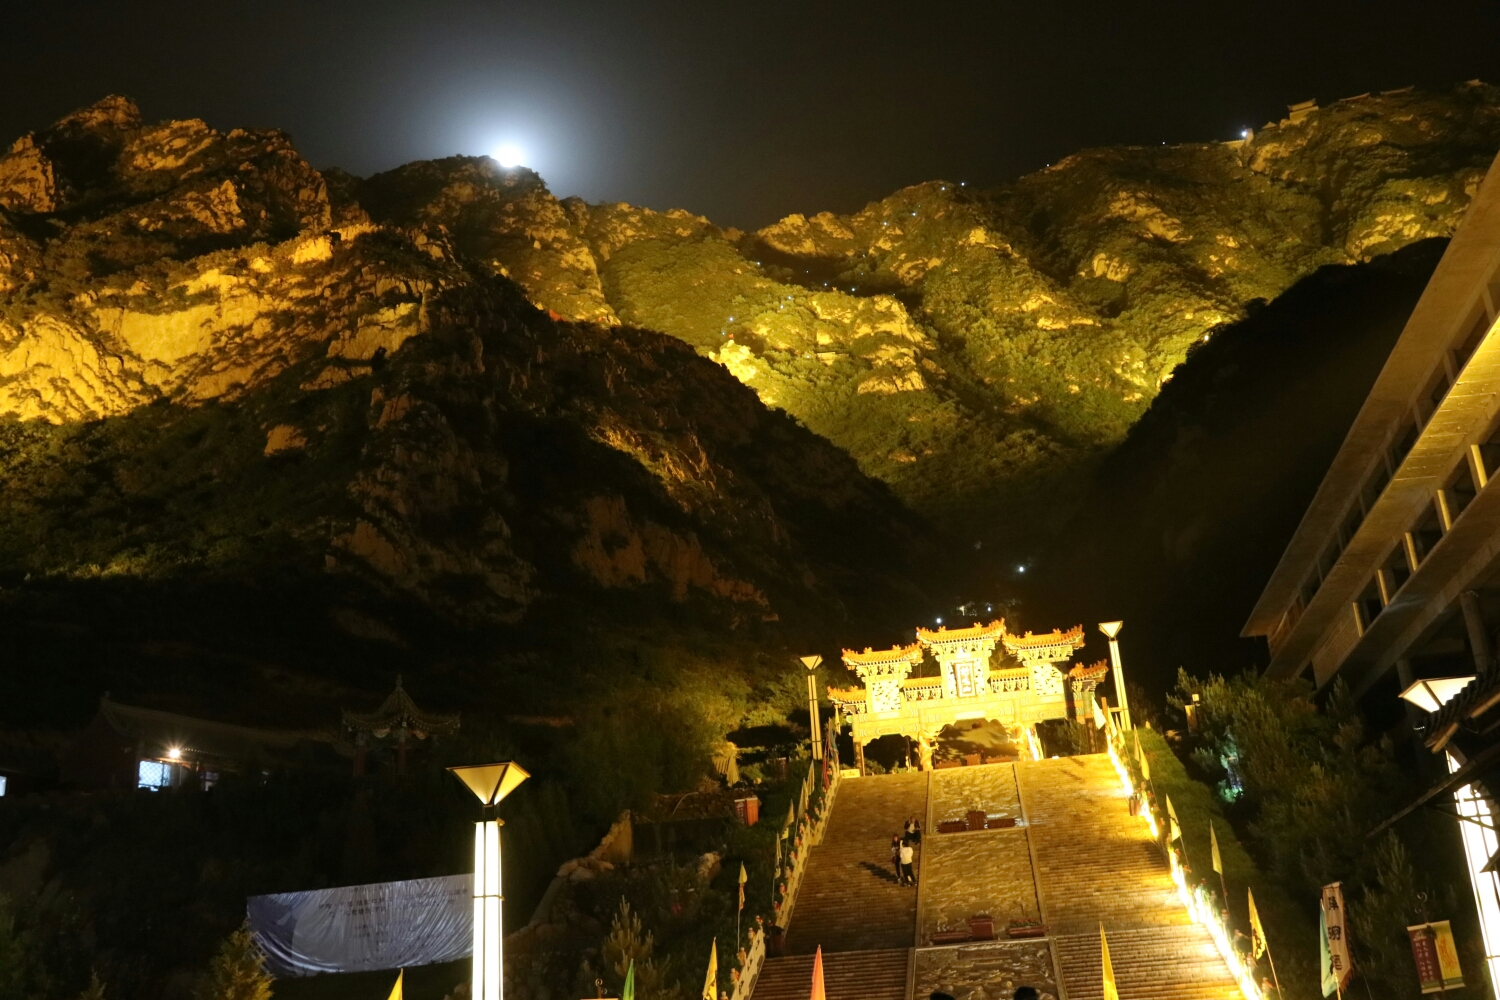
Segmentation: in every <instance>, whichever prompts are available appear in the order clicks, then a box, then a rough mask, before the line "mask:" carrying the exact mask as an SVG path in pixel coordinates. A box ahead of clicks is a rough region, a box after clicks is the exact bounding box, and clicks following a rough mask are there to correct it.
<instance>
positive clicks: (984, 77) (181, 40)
mask: <svg viewBox="0 0 1500 1000" xmlns="http://www.w3.org/2000/svg"><path fill="white" fill-rule="evenodd" d="M1497 38H1500V4H1497V3H1495V2H1494V0H1488V2H1447V0H1422V2H1409V3H1355V2H1341V3H1306V2H1303V3H1269V2H1255V3H1248V2H1241V3H1232V4H1227V3H1216V2H1213V0H1207V2H1205V0H1191V2H1177V0H1170V2H1168V0H1156V2H1153V3H1149V4H1126V3H1120V2H1118V0H1116V2H1112V3H1039V2H1036V0H1028V2H1024V3H1007V2H990V3H974V4H969V5H958V4H944V3H918V2H904V3H889V2H883V0H882V2H869V3H863V4H832V3H821V4H820V3H816V2H808V0H799V2H795V3H786V2H780V0H742V2H736V3H725V2H719V0H697V2H690V3H669V2H657V3H629V2H622V0H616V2H600V3H583V2H566V0H547V2H533V3H479V2H468V3H465V2H453V0H402V2H398V3H391V2H385V0H359V2H329V3H318V2H313V0H300V2H285V0H282V2H265V3H235V4H230V3H205V2H203V0H193V2H164V0H137V2H129V3H126V2H119V0H116V2H104V3H79V2H69V0H48V2H33V3H26V4H24V5H23V4H20V3H6V4H3V5H0V87H3V89H0V93H3V95H4V98H3V100H0V138H3V139H4V140H5V141H6V142H9V141H10V139H12V138H14V137H15V136H18V135H20V134H22V133H24V132H26V131H29V130H31V129H33V128H37V127H40V126H42V125H45V124H47V123H49V122H50V121H52V120H54V119H56V118H57V117H59V116H61V115H62V114H65V113H66V112H68V111H69V110H71V109H73V108H75V107H78V106H80V105H84V104H87V103H90V102H91V101H93V100H96V99H97V98H99V97H101V96H103V95H104V94H107V93H112V92H114V93H124V94H128V95H130V96H132V97H134V98H135V99H136V100H137V101H139V102H140V104H141V106H142V110H143V111H144V113H145V115H146V116H147V117H148V118H150V119H159V118H189V117H199V118H203V119H205V120H207V121H208V122H209V123H210V124H211V125H214V126H216V127H218V128H222V129H229V128H233V127H235V126H247V127H279V128H283V129H285V130H287V131H288V132H290V133H291V134H292V137H293V139H294V140H295V142H296V143H297V145H298V148H299V149H301V150H302V152H303V153H304V154H305V155H306V156H307V157H308V158H309V159H310V160H311V161H312V162H313V163H314V165H316V166H319V167H326V166H335V165H336V166H342V167H344V168H346V169H349V170H352V171H354V172H356V173H360V174H367V173H371V172H374V171H377V170H381V169H385V168H388V167H392V166H395V165H397V164H399V163H403V162H405V161H408V160H412V159H421V158H427V157H437V156H445V155H449V154H452V153H460V152H462V153H475V154H477V153H487V152H490V151H492V150H494V149H497V148H499V147H500V146H501V145H503V144H511V145H514V146H518V147H520V148H521V149H522V150H523V151H524V152H525V160H526V162H527V164H528V165H530V166H533V167H534V168H536V169H537V170H539V171H540V172H541V173H542V174H543V176H545V177H546V178H547V180H548V182H549V184H550V186H551V187H552V189H553V190H554V191H555V192H556V193H558V194H559V195H568V194H580V195H582V196H584V197H585V198H588V199H589V200H594V201H599V200H609V201H615V200H623V201H630V202H633V203H637V204H644V205H648V206H651V207H654V208H669V207H683V208H688V209H691V210H693V211H695V212H700V213H703V214H706V215H708V216H709V217H710V218H712V219H714V220H715V221H716V222H719V223H720V224H724V225H731V224H732V225H738V226H741V227H754V226H760V225H764V224H765V223H767V222H770V221H773V220H774V219H776V218H778V217H780V216H782V215H785V214H787V213H789V212H798V211H800V212H815V211H819V210H823V209H832V210H835V211H849V210H852V209H856V208H858V207H859V206H860V205H862V204H864V203H865V202H867V201H869V200H871V199H874V198H878V197H881V196H882V195H884V194H886V193H889V192H890V191H892V190H894V189H896V188H898V187H901V186H903V185H906V184H911V183H915V182H918V181H922V180H928V179H932V178H938V177H941V178H947V179H951V180H965V181H968V182H969V183H971V184H980V185H987V184H994V183H998V182H1001V181H1005V180H1007V179H1010V178H1012V177H1015V176H1016V175H1018V174H1021V173H1025V172H1027V171H1029V170H1033V169H1036V168H1038V167H1041V166H1043V165H1045V164H1046V163H1048V162H1049V161H1051V160H1055V159H1058V158H1060V157H1061V156H1064V155H1066V154H1067V153H1069V152H1072V151H1074V150H1077V149H1080V148H1083V147H1087V146H1096V145H1111V144H1117V143H1132V144H1145V143H1150V144H1157V143H1161V142H1163V141H1166V142H1178V141H1195V140H1206V139H1228V138H1233V137H1234V136H1235V135H1236V134H1237V133H1238V132H1239V130H1240V129H1241V128H1243V127H1245V126H1257V127H1258V126H1259V125H1261V124H1262V123H1263V122H1265V121H1266V120H1268V119H1272V118H1277V117H1280V116H1282V115H1283V114H1284V113H1285V106H1286V104H1288V103H1289V102H1293V101H1300V100H1304V99H1306V98H1309V97H1316V98H1318V99H1319V100H1320V101H1323V102H1327V101H1331V100H1333V99H1336V98H1339V97H1345V96H1349V95H1352V94H1357V93H1362V92H1364V91H1370V90H1382V89H1392V88H1396V87H1402V86H1405V85H1407V84H1417V85H1419V86H1431V87H1447V86H1449V85H1451V84H1454V83H1457V82H1460V81H1463V80H1467V79H1471V78H1475V77H1479V78H1482V79H1485V80H1488V81H1491V82H1497V81H1500V44H1497V42H1496V39H1497Z"/></svg>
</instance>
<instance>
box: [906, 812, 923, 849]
mask: <svg viewBox="0 0 1500 1000" xmlns="http://www.w3.org/2000/svg"><path fill="white" fill-rule="evenodd" d="M906 839H907V840H909V841H911V842H912V843H913V844H920V843H921V842H922V824H921V823H918V822H917V817H915V816H913V817H912V818H911V819H909V820H907V821H906Z"/></svg>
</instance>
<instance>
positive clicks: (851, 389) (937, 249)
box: [357, 84, 1500, 540]
mask: <svg viewBox="0 0 1500 1000" xmlns="http://www.w3.org/2000/svg"><path fill="white" fill-rule="evenodd" d="M1497 148H1500V91H1497V90H1496V89H1495V88H1493V87H1489V86H1485V85H1481V84H1467V85H1464V86H1462V87H1459V88H1457V89H1456V90H1454V91H1452V92H1450V93H1445V94H1431V93H1421V92H1415V91H1411V90H1407V91H1402V92H1396V93H1390V94H1383V95H1375V96H1367V97H1363V98H1360V99H1356V100H1349V101H1341V102H1338V103H1336V104H1334V105H1332V106H1329V107H1326V108H1322V109H1315V110H1311V111H1310V112H1303V111H1299V112H1298V114H1297V115H1296V116H1295V120H1294V119H1293V118H1287V119H1284V120H1282V121H1281V122H1276V123H1269V124H1267V125H1266V127H1264V128H1263V129H1261V130H1260V131H1259V132H1258V133H1257V134H1255V135H1253V136H1250V137H1248V138H1246V139H1243V140H1239V141H1236V142H1228V143H1224V142H1216V143H1198V144H1192V145H1182V146H1160V147H1141V148H1117V149H1101V150H1092V151H1088V152H1083V153H1079V154H1077V155H1075V156H1071V157H1068V158H1067V159H1065V160H1063V161H1061V162H1059V163H1056V164H1053V165H1052V166H1050V167H1048V168H1047V169H1045V170H1043V171H1040V172H1038V173H1036V174H1032V175H1030V176H1027V177H1023V178H1021V179H1020V180H1018V181H1016V182H1015V183H1013V184H1010V185H1007V186H1005V187H1003V188H1000V189H997V190H993V191H986V192H980V191H975V190H972V189H969V188H966V187H964V186H963V185H958V184H953V183H948V182H942V181H936V182H931V183H927V184H921V185H916V186H914V187H911V188H907V189H904V190H902V191H898V192H896V193H895V194H892V195H891V196H890V197H888V198H885V199H882V200H881V201H879V202H875V203H873V204H871V205H868V206H866V207H865V208H864V209H863V210H861V211H859V212H856V213H853V214H851V215H835V214H832V213H828V212H823V213H819V214H817V215H813V216H810V217H809V216H804V215H792V216H788V217H787V218H785V219H783V220H781V221H780V222H777V223H775V224H774V225H771V226H768V227H766V228H764V229H762V230H760V231H759V232H757V233H753V234H748V235H747V234H742V233H739V232H736V231H734V230H726V229H720V228H718V227H716V226H714V225H712V224H711V223H710V222H709V221H708V220H706V219H702V218H699V217H696V216H693V215H690V214H689V213H686V212H680V211H678V212H666V213H659V212H652V211H650V210H647V209H641V208H633V207H631V206H628V205H584V204H582V203H580V202H578V201H577V200H576V199H567V200H564V201H557V200H556V199H554V198H552V196H551V195H550V194H548V193H546V191H545V189H543V188H542V187H541V186H540V182H539V180H538V179H537V178H535V176H534V175H532V174H529V172H507V173H505V174H503V175H502V174H499V173H497V172H495V171H493V169H492V168H490V169H489V172H488V173H486V172H485V169H486V168H483V167H481V166H480V165H479V164H480V162H481V161H478V160H468V159H463V158H456V159H452V160H445V161H434V162H432V163H426V164H412V165H409V166H406V167H402V168H400V169H399V170H396V171H392V172H391V173H390V174H384V175H380V176H378V177H375V178H372V179H370V180H369V181H366V182H363V183H361V184H360V185H358V186H357V189H358V190H359V191H360V192H361V195H360V200H361V202H362V203H363V204H366V207H368V208H369V210H370V211H371V212H372V213H373V214H374V215H375V216H376V217H377V218H380V219H382V220H384V221H389V222H394V223H401V224H405V223H409V222H411V221H414V220H416V219H418V218H422V217H430V218H441V220H442V221H443V223H444V224H445V225H447V226H448V227H449V228H450V229H451V230H453V231H454V232H460V231H461V232H463V233H465V234H467V235H465V236H464V237H463V239H464V241H466V242H465V245H467V246H469V247H472V248H473V249H472V250H471V251H470V252H472V253H474V254H475V255H476V256H479V257H481V258H483V259H485V260H488V261H489V262H490V264H491V266H492V268H493V269H495V270H496V271H497V272H500V273H504V274H508V275H510V276H512V277H514V278H515V279H516V280H517V281H518V282H519V283H520V284H521V285H522V287H524V288H525V289H526V291H527V294H528V295H529V296H530V297H531V298H532V300H533V301H535V302H536V303H537V304H538V305H541V306H543V307H544V308H547V309H550V310H553V311H555V312H556V313H558V314H559V315H562V316H564V317H571V318H578V319H589V320H598V321H603V322H615V321H616V320H618V321H623V322H626V323H631V324H635V325H639V326H644V327H648V328H651V329H655V330H659V331H662V332H664V333H668V334H671V335H672V336H674V337H677V338H679V339H681V340H684V341H686V342H687V343H689V344H691V345H692V346H693V347H694V349H695V350H697V351H698V352H699V353H700V354H702V355H704V356H706V357H710V358H713V359H714V360H717V361H719V362H720V363H721V364H723V365H724V366H725V367H727V368H728V369H729V370H730V371H731V372H732V373H734V375H735V376H736V377H737V378H739V379H740V380H741V381H742V382H744V383H746V384H747V385H749V386H751V387H752V388H753V389H755V391H756V393H757V394H758V395H759V396H760V397H761V399H762V400H763V401H764V402H766V403H767V404H768V405H770V406H773V407H779V408H783V409H785V410H786V411H787V412H788V413H791V414H792V415H793V416H795V417H797V418H798V419H799V420H801V421H802V422H804V423H805V424H806V425H807V426H808V427H810V428H812V429H813V430H815V431H816V432H818V433H819V434H821V435H823V436H825V437H827V438H828V439H829V440H831V441H833V442H834V443H836V444H838V445H839V446H840V447H842V448H844V449H845V450H846V451H848V452H849V453H850V454H851V455H853V456H854V457H855V458H856V459H857V460H858V462H859V464H860V467H861V468H862V469H863V470H864V471H865V472H866V473H868V474H870V475H873V476H875V477H877V478H879V479H882V480H884V481H885V482H887V483H889V484H890V485H891V487H892V488H893V489H894V490H895V491H896V493H897V494H898V495H899V496H901V497H902V498H903V499H904V500H905V501H907V502H908V503H909V504H911V505H912V506H913V507H915V508H917V509H918V510H920V511H922V512H924V513H926V514H929V515H931V516H933V517H936V518H938V519H939V520H941V521H943V522H944V523H946V524H947V525H948V526H950V527H952V528H954V529H955V530H957V531H959V532H961V533H962V534H964V535H966V536H969V537H972V538H976V539H990V538H996V537H1000V538H1005V537H1010V538H1011V539H1012V540H1013V539H1014V533H1013V532H1011V531H1010V530H1009V528H1008V526H1009V525H1012V524H1016V523H1018V522H1022V523H1028V524H1031V525H1032V526H1033V527H1034V523H1035V522H1034V520H1033V516H1034V515H1040V516H1042V517H1043V518H1046V517H1048V516H1050V515H1051V514H1055V513H1061V512H1063V511H1064V510H1065V509H1066V507H1067V504H1066V503H1059V492H1060V490H1059V484H1061V483H1064V482H1068V481H1070V480H1071V479H1072V478H1073V477H1074V476H1075V475H1076V474H1077V473H1078V472H1080V471H1082V470H1083V469H1086V468H1087V467H1089V466H1090V464H1091V463H1092V462H1093V461H1095V460H1096V459H1097V458H1099V457H1100V456H1101V455H1102V454H1104V453H1105V452H1107V450H1108V449H1109V448H1111V447H1113V446H1114V445H1115V444H1117V443H1118V442H1119V441H1120V440H1122V438H1123V436H1124V434H1125V433H1126V431H1127V430H1128V429H1129V428H1130V427H1131V426H1132V425H1133V424H1134V423H1135V421H1136V420H1138V419H1139V418H1140V416H1141V415H1142V414H1143V413H1144V412H1145V410H1146V408H1147V407H1148V406H1149V405H1150V403H1151V401H1152V399H1154V398H1155V396H1156V394H1157V393H1158V392H1159V391H1160V388H1161V386H1162V385H1163V384H1164V383H1165V382H1166V380H1167V379H1169V378H1170V377H1171V375H1172V372H1173V370H1174V369H1175V368H1176V367H1177V365H1179V364H1181V363H1182V361H1183V360H1184V359H1185V357H1186V356H1187V352H1188V351H1189V349H1190V348H1192V346H1193V345H1194V344H1198V343H1201V342H1203V341H1204V340H1205V339H1207V338H1209V337H1211V336H1212V335H1213V332H1214V331H1215V330H1216V329H1217V328H1219V327H1220V326H1222V325H1223V324H1226V323H1229V322H1232V321H1235V320H1237V319H1239V318H1241V317H1243V316H1244V315H1245V313H1246V309H1247V307H1248V306H1249V305H1250V304H1251V303H1253V302H1255V301H1257V300H1269V299H1272V298H1275V297H1276V296H1277V295H1279V294H1280V293H1281V292H1283V291H1284V290H1286V289H1287V288H1289V287H1290V286H1291V285H1292V284H1293V283H1294V282H1296V281H1297V280H1298V279H1300V278H1302V277H1305V276H1306V275H1308V274H1310V273H1312V272H1313V271H1314V270H1316V269H1317V268H1318V267H1321V266H1323V265H1325V264H1335V263H1338V264H1345V263H1351V262H1355V261H1361V260H1369V259H1371V258H1373V257H1375V256H1379V255H1382V254H1387V253H1390V252H1392V251H1394V250H1396V249H1399V248H1401V247H1403V246H1406V245H1408V244H1410V243H1413V242H1416V241H1419V240H1422V239H1426V238H1428V237H1432V236H1444V235H1447V234H1449V233H1451V232H1452V230H1453V228H1454V226H1455V225H1456V224H1457V221H1458V219H1459V218H1460V217H1461V216H1462V214H1463V211H1464V208H1465V207H1466V206H1467V204H1468V201H1469V198H1470V196H1471V194H1472V192H1473V190H1474V188H1475V186H1476V185H1477V183H1478V180H1479V178H1480V177H1481V176H1482V175H1483V172H1484V170H1485V169H1486V168H1487V167H1488V165H1489V163H1490V160H1491V159H1492V158H1493V156H1494V154H1495V151H1496V149H1497ZM393 192H399V197H398V196H397V195H396V194H394V193H393ZM1018 505H1019V506H1018ZM1018 515H1021V516H1018ZM1028 530H1030V529H1028Z"/></svg>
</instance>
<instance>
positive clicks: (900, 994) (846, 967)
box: [755, 948, 910, 1000]
mask: <svg viewBox="0 0 1500 1000" xmlns="http://www.w3.org/2000/svg"><path fill="white" fill-rule="evenodd" d="M909 961H910V949H906V948H891V949H882V950H879V951H844V952H834V953H830V952H826V951H825V952H824V953H823V983H824V987H825V990H826V992H827V996H828V1000H906V970H907V966H908V963H909ZM812 972H813V956H811V955H792V956H787V957H785V958H768V959H766V963H765V965H764V966H763V967H762V969H761V973H760V978H759V979H758V980H756V983H755V1000H807V998H808V996H809V993H810V991H811V989H812Z"/></svg>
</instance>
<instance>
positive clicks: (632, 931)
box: [602, 896, 682, 1000]
mask: <svg viewBox="0 0 1500 1000" xmlns="http://www.w3.org/2000/svg"><path fill="white" fill-rule="evenodd" d="M655 950H656V942H655V939H654V938H653V936H652V934H651V932H650V931H648V930H645V929H644V928H643V927H642V925H641V917H640V914H638V913H633V912H631V909H630V904H629V903H628V902H626V900H625V898H624V897H623V896H622V897H621V898H620V909H619V910H618V912H616V913H615V919H614V922H613V923H612V924H611V925H610V928H609V936H608V937H606V938H605V939H604V947H603V949H602V952H603V957H604V962H605V964H606V965H607V966H608V967H609V968H610V969H611V970H612V971H613V972H614V973H615V977H616V981H617V982H619V983H623V982H624V981H625V973H626V972H628V971H629V969H630V963H631V962H634V963H635V995H636V998H637V1000H678V997H679V995H680V994H681V992H682V987H681V984H679V983H678V982H676V981H675V980H672V979H671V975H672V961H671V959H665V960H663V961H661V962H660V963H658V962H657V961H656V959H655V958H654V957H653V954H652V953H653V952H654V951H655Z"/></svg>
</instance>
